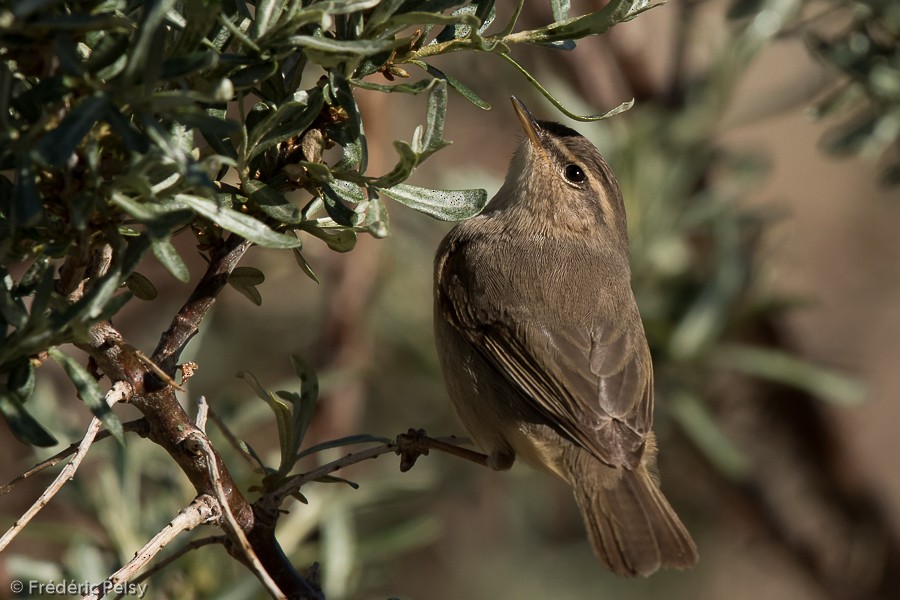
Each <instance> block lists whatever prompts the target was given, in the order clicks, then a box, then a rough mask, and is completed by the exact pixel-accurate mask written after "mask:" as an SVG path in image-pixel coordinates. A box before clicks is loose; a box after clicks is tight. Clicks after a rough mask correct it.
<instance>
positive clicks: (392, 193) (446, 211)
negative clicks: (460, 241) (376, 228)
mask: <svg viewBox="0 0 900 600" xmlns="http://www.w3.org/2000/svg"><path fill="white" fill-rule="evenodd" d="M380 191H381V192H382V193H383V194H384V195H386V196H389V197H391V198H393V199H394V200H396V201H397V202H400V203H402V204H405V205H407V206H409V207H410V208H414V209H415V210H417V211H419V212H421V213H424V214H426V215H428V216H430V217H434V218H435V219H439V220H441V221H462V220H464V219H468V218H469V217H473V216H475V215H477V214H478V213H479V212H481V210H482V209H483V208H484V207H485V205H486V204H487V201H488V196H487V192H486V191H484V190H431V189H427V188H421V187H418V186H414V185H408V184H404V183H401V184H399V185H395V186H394V187H391V188H388V189H382V190H380Z"/></svg>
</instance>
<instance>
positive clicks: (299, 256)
mask: <svg viewBox="0 0 900 600" xmlns="http://www.w3.org/2000/svg"><path fill="white" fill-rule="evenodd" d="M291 250H292V251H293V252H294V260H296V261H297V264H298V265H299V266H300V268H301V269H303V272H304V273H306V276H307V277H309V278H310V279H312V280H313V281H315V282H316V283H321V282H320V281H319V276H318V275H316V273H315V271H313V269H312V267H311V266H310V264H309V263H308V262H307V261H306V258H305V257H304V256H303V253H302V252H300V248H292V249H291Z"/></svg>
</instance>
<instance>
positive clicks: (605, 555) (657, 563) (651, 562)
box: [572, 460, 697, 576]
mask: <svg viewBox="0 0 900 600" xmlns="http://www.w3.org/2000/svg"><path fill="white" fill-rule="evenodd" d="M576 464H577V465H578V466H577V467H576V470H590V471H588V472H581V473H578V472H574V473H572V475H573V477H572V483H573V486H572V487H573V489H574V491H575V500H576V501H577V502H578V507H579V508H580V509H581V515H582V517H584V523H585V527H586V528H587V532H588V536H589V537H590V539H591V545H592V546H593V547H594V554H596V555H597V558H599V559H600V560H601V561H602V562H603V563H604V564H605V565H606V566H607V567H609V568H610V569H611V570H612V571H613V572H615V573H618V574H619V575H625V576H634V575H644V576H646V575H650V574H651V573H653V572H654V571H656V570H658V569H660V568H676V569H684V568H688V567H692V566H694V565H695V564H696V563H697V547H696V546H695V545H694V541H693V540H692V539H691V536H690V534H689V533H688V532H687V530H686V529H685V527H684V525H683V524H682V523H681V520H680V519H679V518H678V515H676V514H675V511H674V510H672V507H671V506H670V505H669V502H668V500H666V498H665V496H663V493H662V491H660V489H659V486H658V485H657V483H656V481H654V478H653V477H652V476H651V475H650V473H649V472H648V471H647V468H646V467H645V466H644V465H641V466H639V467H638V468H637V469H635V470H633V471H631V470H627V469H623V468H620V469H613V468H611V467H608V466H606V465H603V464H602V463H600V462H599V461H596V460H585V461H577V462H576ZM597 469H604V470H605V471H606V472H604V473H602V474H601V473H598V472H597Z"/></svg>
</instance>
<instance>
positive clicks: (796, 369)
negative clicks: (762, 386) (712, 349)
mask: <svg viewBox="0 0 900 600" xmlns="http://www.w3.org/2000/svg"><path fill="white" fill-rule="evenodd" d="M712 360H713V363H714V364H716V365H717V366H719V367H723V368H728V369H734V370H735V371H739V372H741V373H745V374H747V375H752V376H755V377H762V378H764V379H769V380H772V381H776V382H779V383H783V384H786V385H790V386H793V387H796V388H798V389H801V390H804V391H806V392H808V393H809V394H810V395H812V396H814V397H816V398H821V399H822V400H825V401H826V402H830V403H831V404H836V405H838V406H856V405H858V404H860V403H861V402H863V401H864V400H865V397H866V386H865V385H864V384H863V383H861V382H860V381H858V380H856V379H853V378H851V377H847V376H846V375H842V374H840V373H837V372H835V371H833V370H831V369H827V368H824V367H820V366H817V365H814V364H812V363H810V362H808V361H806V360H804V359H802V358H799V357H797V356H793V355H791V354H788V353H786V352H782V351H780V350H776V349H774V348H759V347H751V346H739V345H728V346H725V347H724V348H721V349H719V350H718V351H717V352H716V353H715V354H714V355H713V357H712Z"/></svg>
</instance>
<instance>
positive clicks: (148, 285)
mask: <svg viewBox="0 0 900 600" xmlns="http://www.w3.org/2000/svg"><path fill="white" fill-rule="evenodd" d="M125 285H126V286H128V289H129V290H130V291H131V293H132V294H134V296H135V297H136V298H139V299H140V300H147V301H150V300H156V297H157V296H158V295H159V293H158V292H157V291H156V288H155V287H154V286H153V283H152V282H151V281H150V280H149V279H147V278H146V277H144V276H143V275H141V274H140V273H138V272H137V271H135V272H133V273H131V274H129V275H128V277H126V278H125Z"/></svg>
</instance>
